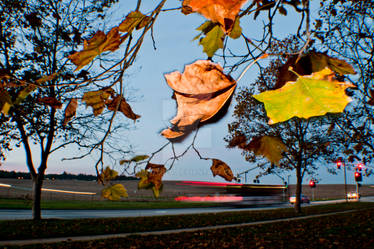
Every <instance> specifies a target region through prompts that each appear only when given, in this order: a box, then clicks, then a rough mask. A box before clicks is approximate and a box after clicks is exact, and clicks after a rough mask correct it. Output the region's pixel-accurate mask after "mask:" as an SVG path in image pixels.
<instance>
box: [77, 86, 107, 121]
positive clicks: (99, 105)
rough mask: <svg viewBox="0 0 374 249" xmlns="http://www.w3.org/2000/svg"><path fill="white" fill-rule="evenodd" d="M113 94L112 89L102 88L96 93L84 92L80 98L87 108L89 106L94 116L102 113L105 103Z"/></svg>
mask: <svg viewBox="0 0 374 249" xmlns="http://www.w3.org/2000/svg"><path fill="white" fill-rule="evenodd" d="M113 94H114V90H113V89H112V88H104V89H101V90H97V91H90V92H85V93H84V94H83V97H82V101H84V102H85V103H86V105H87V106H91V107H92V109H93V113H94V115H95V116H97V115H99V114H100V113H102V112H103V110H104V108H105V101H106V100H107V99H108V98H109V97H110V96H112V95H113Z"/></svg>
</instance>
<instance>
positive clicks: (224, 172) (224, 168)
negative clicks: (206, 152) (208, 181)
mask: <svg viewBox="0 0 374 249" xmlns="http://www.w3.org/2000/svg"><path fill="white" fill-rule="evenodd" d="M210 170H211V171H212V173H213V176H216V175H219V176H221V177H223V178H224V179H225V180H226V181H229V182H231V181H232V179H234V178H235V177H234V175H233V174H232V171H231V169H230V167H229V166H228V165H227V164H226V163H224V162H222V161H221V160H219V159H212V166H211V167H210Z"/></svg>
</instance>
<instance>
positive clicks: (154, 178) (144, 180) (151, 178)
mask: <svg viewBox="0 0 374 249" xmlns="http://www.w3.org/2000/svg"><path fill="white" fill-rule="evenodd" d="M149 169H150V170H151V171H148V170H149ZM165 172H166V168H165V166H164V165H162V164H153V163H148V164H147V166H146V167H145V170H141V171H139V172H138V173H136V175H135V176H136V177H138V178H140V181H139V183H138V188H139V189H144V188H146V189H148V188H152V191H153V195H154V196H155V197H159V195H160V190H161V189H162V177H163V175H164V174H165Z"/></svg>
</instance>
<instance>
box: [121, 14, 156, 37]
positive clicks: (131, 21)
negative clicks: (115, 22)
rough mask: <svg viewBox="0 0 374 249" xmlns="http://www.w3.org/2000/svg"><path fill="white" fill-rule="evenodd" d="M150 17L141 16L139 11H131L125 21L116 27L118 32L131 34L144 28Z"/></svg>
mask: <svg viewBox="0 0 374 249" xmlns="http://www.w3.org/2000/svg"><path fill="white" fill-rule="evenodd" d="M150 20H151V17H149V16H146V15H144V14H142V13H141V12H140V11H133V12H130V13H129V14H128V15H127V16H126V18H125V20H123V21H122V23H121V24H120V25H119V26H118V29H119V31H120V32H124V33H125V32H128V33H131V32H132V31H133V30H134V29H141V28H143V27H145V26H146V25H147V24H148V23H149V21H150Z"/></svg>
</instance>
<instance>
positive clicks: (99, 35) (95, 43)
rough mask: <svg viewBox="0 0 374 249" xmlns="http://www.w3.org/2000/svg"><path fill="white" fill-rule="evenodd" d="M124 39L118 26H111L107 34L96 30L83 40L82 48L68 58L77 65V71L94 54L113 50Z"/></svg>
mask: <svg viewBox="0 0 374 249" xmlns="http://www.w3.org/2000/svg"><path fill="white" fill-rule="evenodd" d="M123 41H124V39H123V38H121V35H120V33H119V32H118V27H114V28H112V29H111V30H110V31H109V32H108V34H105V33H104V32H103V31H100V30H99V31H97V32H96V34H95V35H94V36H93V37H92V38H91V39H90V40H88V41H84V45H83V50H82V51H79V52H76V53H74V54H72V55H70V56H69V59H70V60H71V61H72V62H73V63H74V64H75V65H76V66H77V68H76V69H75V70H74V71H77V70H79V69H81V68H82V67H84V66H85V65H87V64H88V63H90V62H91V61H92V60H93V59H94V58H95V57H96V56H98V55H100V54H101V53H103V52H105V51H115V50H117V49H118V48H119V46H120V45H121V43H122V42H123Z"/></svg>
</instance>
